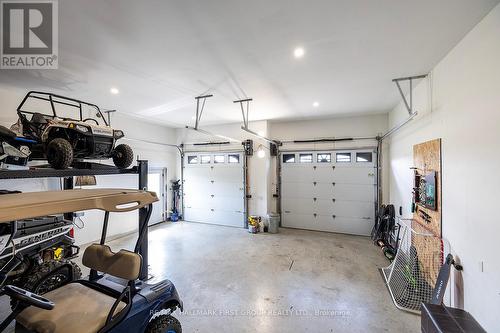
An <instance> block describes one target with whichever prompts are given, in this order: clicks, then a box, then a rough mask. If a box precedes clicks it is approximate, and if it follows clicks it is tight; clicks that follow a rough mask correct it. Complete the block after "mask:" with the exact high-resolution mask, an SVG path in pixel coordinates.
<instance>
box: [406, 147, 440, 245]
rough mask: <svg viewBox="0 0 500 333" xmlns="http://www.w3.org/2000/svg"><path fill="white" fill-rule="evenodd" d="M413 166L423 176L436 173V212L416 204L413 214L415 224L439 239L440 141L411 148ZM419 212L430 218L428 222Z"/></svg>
mask: <svg viewBox="0 0 500 333" xmlns="http://www.w3.org/2000/svg"><path fill="white" fill-rule="evenodd" d="M413 165H414V167H415V168H416V171H417V172H418V173H419V174H421V175H425V174H426V173H427V172H430V171H435V172H436V193H437V195H436V201H437V204H436V210H432V209H430V208H427V207H424V206H423V205H420V204H417V209H416V212H415V213H414V214H413V219H414V221H415V222H417V223H419V224H420V226H422V227H424V228H425V229H427V230H428V231H430V232H431V233H432V234H434V235H435V236H437V237H441V230H442V228H441V223H442V221H441V217H442V212H441V197H442V195H441V178H442V173H441V139H435V140H431V141H427V142H423V143H420V144H417V145H414V146H413ZM419 211H422V212H424V213H425V214H427V215H428V216H430V221H426V220H424V219H423V218H422V217H421V216H420V213H419Z"/></svg>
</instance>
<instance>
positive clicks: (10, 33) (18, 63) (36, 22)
mask: <svg viewBox="0 0 500 333" xmlns="http://www.w3.org/2000/svg"><path fill="white" fill-rule="evenodd" d="M0 8H1V14H0V17H1V20H2V24H1V33H0V35H1V42H0V47H1V50H0V56H1V63H0V68H1V69H56V68H57V66H58V29H57V28H58V26H57V23H58V20H57V2H56V1H52V0H40V1H7V0H3V1H0Z"/></svg>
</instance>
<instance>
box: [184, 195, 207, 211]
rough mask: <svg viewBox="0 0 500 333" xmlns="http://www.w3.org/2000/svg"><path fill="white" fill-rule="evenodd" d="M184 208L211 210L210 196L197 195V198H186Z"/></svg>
mask: <svg viewBox="0 0 500 333" xmlns="http://www.w3.org/2000/svg"><path fill="white" fill-rule="evenodd" d="M184 207H186V208H197V209H210V208H212V204H211V200H210V196H208V195H206V196H203V195H197V196H188V195H187V196H185V199H184Z"/></svg>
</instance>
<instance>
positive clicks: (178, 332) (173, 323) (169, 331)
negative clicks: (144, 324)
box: [146, 315, 182, 333]
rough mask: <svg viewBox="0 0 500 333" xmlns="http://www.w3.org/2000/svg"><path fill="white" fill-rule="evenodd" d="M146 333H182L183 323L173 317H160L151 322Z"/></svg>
mask: <svg viewBox="0 0 500 333" xmlns="http://www.w3.org/2000/svg"><path fill="white" fill-rule="evenodd" d="M146 333H182V327H181V323H180V322H179V321H178V320H177V318H175V317H172V316H171V315H159V316H158V317H156V318H155V319H153V320H151V322H150V323H149V325H148V328H147V329H146Z"/></svg>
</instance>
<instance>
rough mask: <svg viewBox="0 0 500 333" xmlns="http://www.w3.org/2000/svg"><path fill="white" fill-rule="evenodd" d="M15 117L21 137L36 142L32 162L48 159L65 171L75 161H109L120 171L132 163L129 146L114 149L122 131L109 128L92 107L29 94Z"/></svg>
mask: <svg viewBox="0 0 500 333" xmlns="http://www.w3.org/2000/svg"><path fill="white" fill-rule="evenodd" d="M17 114H18V116H19V124H20V126H19V127H21V128H20V132H21V133H22V135H23V136H24V137H26V138H28V139H30V140H34V141H36V142H37V144H35V145H34V146H33V152H32V155H31V158H32V159H47V161H48V162H49V164H50V165H51V166H52V167H53V168H55V169H66V168H68V167H69V166H71V164H72V163H73V161H74V160H75V159H105V158H106V159H107V158H112V159H113V162H114V164H115V165H116V166H117V167H118V168H120V169H125V168H128V167H129V166H130V165H131V164H132V162H133V159H134V154H133V152H132V149H131V148H130V147H129V146H128V145H126V144H120V145H116V146H115V144H116V141H117V140H118V139H121V138H123V136H124V134H123V131H121V130H118V129H113V128H111V126H110V125H109V124H108V122H107V121H106V119H105V118H104V115H103V114H102V112H101V110H100V109H99V107H98V106H97V105H95V104H92V103H87V102H83V101H80V100H77V99H73V98H69V97H64V96H60V95H55V94H51V93H45V92H38V91H30V92H29V93H28V94H27V95H26V96H25V97H24V99H23V101H22V102H21V104H20V105H19V107H18V108H17Z"/></svg>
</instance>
